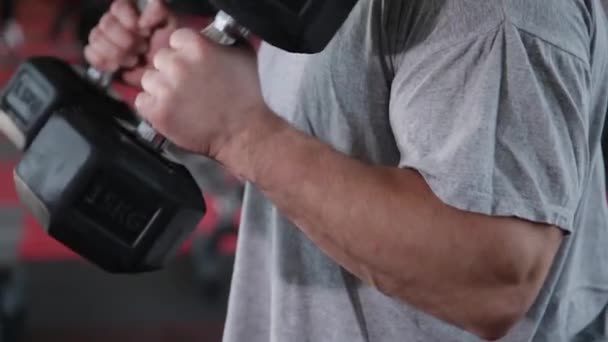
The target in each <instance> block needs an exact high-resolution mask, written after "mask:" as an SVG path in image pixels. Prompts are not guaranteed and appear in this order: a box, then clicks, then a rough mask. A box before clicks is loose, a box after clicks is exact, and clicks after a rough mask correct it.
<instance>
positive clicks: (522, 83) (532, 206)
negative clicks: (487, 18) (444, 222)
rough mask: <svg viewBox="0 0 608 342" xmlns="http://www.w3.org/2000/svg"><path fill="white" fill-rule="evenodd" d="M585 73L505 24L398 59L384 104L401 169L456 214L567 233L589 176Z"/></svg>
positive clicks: (566, 56)
mask: <svg viewBox="0 0 608 342" xmlns="http://www.w3.org/2000/svg"><path fill="white" fill-rule="evenodd" d="M587 64H588V63H586V62H585V61H584V59H582V58H580V57H579V56H577V55H574V54H571V53H569V52H568V51H566V50H563V49H560V48H559V47H558V46H556V45H554V44H551V43H549V42H547V41H544V40H543V39H540V38H538V37H536V36H534V35H531V34H529V33H525V32H522V31H520V30H518V29H517V28H516V27H513V26H509V25H508V24H504V25H501V26H500V27H497V28H496V29H494V30H492V31H490V32H486V33H483V34H479V35H476V36H473V37H469V39H466V40H463V41H460V42H454V43H453V44H449V45H446V46H442V47H441V48H434V47H433V46H421V47H418V48H416V49H414V50H413V51H411V52H406V53H404V55H403V57H402V58H401V60H400V63H399V64H398V65H399V66H398V68H397V70H396V71H395V77H394V80H393V84H392V90H391V101H390V120H391V126H392V129H393V133H394V135H395V139H396V141H397V145H398V148H399V151H400V155H401V157H400V167H402V168H412V169H415V170H417V171H418V172H419V173H420V174H421V175H422V176H423V177H424V178H425V180H426V181H427V183H428V184H429V186H430V188H431V189H432V190H433V192H434V193H435V194H436V195H437V196H438V197H439V198H440V199H441V200H442V201H444V202H445V203H446V204H448V205H450V206H453V207H456V208H458V209H461V210H465V211H471V212H476V213H481V214H486V215H494V216H509V217H518V218H522V219H526V220H529V221H533V222H538V223H544V224H549V225H553V226H557V227H559V228H562V229H563V230H565V231H572V229H573V221H574V214H575V211H576V209H577V207H578V205H579V201H580V198H581V192H582V189H583V187H584V184H583V182H584V181H585V179H586V178H587V177H586V173H587V172H588V169H589V152H588V151H589V146H588V140H589V139H588V122H589V120H588V104H587V103H588V99H587V98H588V96H589V95H588V88H589V85H588V83H589V81H588V80H589V75H588V69H589V68H588V66H587Z"/></svg>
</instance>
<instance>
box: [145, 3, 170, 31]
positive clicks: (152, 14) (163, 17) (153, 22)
mask: <svg viewBox="0 0 608 342" xmlns="http://www.w3.org/2000/svg"><path fill="white" fill-rule="evenodd" d="M144 2H147V4H146V6H145V8H144V10H143V12H142V14H141V16H140V17H139V27H140V28H142V29H144V30H152V29H154V28H156V27H158V26H162V25H163V24H164V23H165V22H166V21H168V20H169V19H170V18H171V12H170V11H169V8H168V7H167V6H166V5H165V3H164V1H163V0H148V1H144Z"/></svg>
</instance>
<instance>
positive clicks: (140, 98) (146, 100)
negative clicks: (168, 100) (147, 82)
mask: <svg viewBox="0 0 608 342" xmlns="http://www.w3.org/2000/svg"><path fill="white" fill-rule="evenodd" d="M155 102H156V101H155V99H154V97H153V96H152V95H150V94H148V93H146V92H141V93H139V94H138V95H137V97H136V98H135V102H134V106H135V108H136V109H137V112H138V113H139V114H140V115H141V116H142V117H143V118H144V119H146V120H148V121H150V119H151V118H152V117H151V115H153V114H152V111H153V110H154V107H155V105H154V104H155Z"/></svg>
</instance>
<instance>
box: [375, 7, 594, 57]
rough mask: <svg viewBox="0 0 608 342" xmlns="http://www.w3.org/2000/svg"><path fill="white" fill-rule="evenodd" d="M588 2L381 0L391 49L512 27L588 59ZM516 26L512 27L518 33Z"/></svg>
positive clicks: (437, 46)
mask: <svg viewBox="0 0 608 342" xmlns="http://www.w3.org/2000/svg"><path fill="white" fill-rule="evenodd" d="M590 2H593V1H586V0H551V1H544V0H410V1H403V0H378V1H371V3H372V7H375V12H376V14H377V16H379V17H380V22H381V23H382V34H383V35H384V36H383V37H381V38H382V39H383V40H384V41H386V42H387V43H386V45H387V47H388V50H387V51H384V52H385V53H387V54H389V55H393V56H394V55H398V54H400V53H403V52H407V51H410V50H412V49H416V48H419V47H422V48H424V49H428V48H431V49H432V50H435V51H438V50H442V49H443V48H449V47H450V46H453V45H457V44H459V43H461V42H467V41H471V40H475V39H478V38H480V37H482V38H483V37H487V36H489V35H493V34H495V33H496V32H497V31H500V30H501V29H503V28H504V27H505V26H508V27H510V28H512V29H513V30H515V31H516V33H517V34H518V35H521V36H525V37H528V38H537V39H539V40H542V41H543V42H544V43H547V44H551V45H553V46H555V47H557V48H559V49H561V50H564V51H566V52H568V53H570V54H573V55H575V56H577V57H579V58H581V59H585V60H586V59H588V51H589V45H590V41H591V38H590V29H591V25H592V21H593V20H592V16H593V13H592V11H593V10H592V8H591V7H593V6H591V5H590ZM513 30H511V31H513Z"/></svg>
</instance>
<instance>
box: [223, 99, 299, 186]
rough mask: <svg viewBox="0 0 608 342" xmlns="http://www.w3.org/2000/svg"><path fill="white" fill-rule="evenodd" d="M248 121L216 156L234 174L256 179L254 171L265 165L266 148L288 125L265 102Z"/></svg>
mask: <svg viewBox="0 0 608 342" xmlns="http://www.w3.org/2000/svg"><path fill="white" fill-rule="evenodd" d="M247 121H248V122H247V124H246V125H245V126H244V127H243V128H242V129H240V130H239V131H238V132H237V133H236V134H234V135H233V136H232V137H230V139H227V140H226V141H225V143H224V144H223V146H222V148H221V149H220V150H219V151H218V153H217V154H216V155H215V159H216V160H217V161H218V162H219V163H221V164H222V165H224V166H225V167H226V168H227V169H228V171H229V172H230V173H232V174H234V175H235V176H237V177H239V178H241V179H244V180H247V181H251V182H255V179H256V175H257V174H259V173H260V172H263V171H261V169H265V166H264V164H265V163H264V160H266V159H267V154H268V153H267V151H271V150H272V149H273V148H272V147H271V146H272V145H273V144H276V143H277V138H278V137H279V136H281V135H282V133H283V132H284V131H285V130H287V129H290V126H289V125H288V124H287V123H286V122H285V121H284V120H283V119H282V118H280V117H279V116H278V115H277V114H275V113H274V112H272V111H271V110H270V108H268V107H267V106H265V105H264V106H263V108H261V109H260V110H259V111H257V112H256V113H252V114H251V116H250V120H247Z"/></svg>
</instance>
